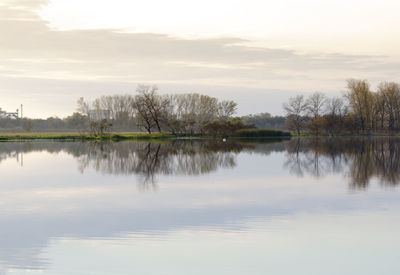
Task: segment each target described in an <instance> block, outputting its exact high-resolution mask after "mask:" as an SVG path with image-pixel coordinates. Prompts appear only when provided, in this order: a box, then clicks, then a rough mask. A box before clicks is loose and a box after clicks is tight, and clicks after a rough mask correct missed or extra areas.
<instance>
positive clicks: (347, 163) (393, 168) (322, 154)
mask: <svg viewBox="0 0 400 275" xmlns="http://www.w3.org/2000/svg"><path fill="white" fill-rule="evenodd" d="M285 167H287V168H288V169H289V170H290V171H291V172H292V173H294V174H296V175H298V176H303V175H304V174H306V173H307V174H310V175H312V176H315V177H323V176H326V175H328V174H337V173H341V174H344V175H346V176H348V177H349V178H350V187H351V188H353V189H366V188H367V187H368V186H369V183H370V181H371V179H372V178H377V179H379V182H380V183H381V184H382V185H390V186H395V185H398V184H399V182H400V139H398V138H395V137H393V138H387V137H375V138H333V139H295V140H292V141H290V142H288V143H287V144H286V162H285Z"/></svg>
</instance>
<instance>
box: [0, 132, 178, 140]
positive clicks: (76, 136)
mask: <svg viewBox="0 0 400 275" xmlns="http://www.w3.org/2000/svg"><path fill="white" fill-rule="evenodd" d="M167 138H174V136H173V135H170V134H165V133H155V134H145V133H118V134H110V135H105V136H101V137H96V136H93V135H89V134H80V133H4V134H2V133H0V141H13V140H146V139H167Z"/></svg>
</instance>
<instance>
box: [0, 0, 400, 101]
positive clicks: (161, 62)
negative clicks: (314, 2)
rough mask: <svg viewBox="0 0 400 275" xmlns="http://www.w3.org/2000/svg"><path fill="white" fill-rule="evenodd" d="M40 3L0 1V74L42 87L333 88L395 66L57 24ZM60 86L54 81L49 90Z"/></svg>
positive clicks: (223, 40)
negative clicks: (64, 28) (65, 28)
mask: <svg viewBox="0 0 400 275" xmlns="http://www.w3.org/2000/svg"><path fill="white" fill-rule="evenodd" d="M46 3H47V1H43V0H16V1H7V2H6V4H3V5H2V6H0V35H1V36H2V37H3V38H4V39H2V43H1V44H0V64H2V66H1V67H0V77H3V78H8V79H9V81H8V83H9V82H10V81H21V80H23V79H38V80H40V81H41V84H40V85H41V87H42V88H43V90H46V89H48V87H46V85H50V82H49V81H54V80H58V81H62V82H63V83H64V82H65V81H70V82H75V83H78V82H82V81H85V82H89V83H92V84H96V83H97V84H98V85H99V87H100V85H103V84H104V83H129V84H131V85H133V86H134V85H135V84H136V83H142V82H153V83H158V84H160V85H161V86H163V85H175V86H176V87H178V86H180V85H181V86H182V85H186V86H190V85H191V86H192V87H194V88H195V87H197V88H201V89H203V90H204V89H207V87H227V90H230V89H232V88H241V89H247V90H249V89H250V90H251V89H284V90H285V89H286V90H297V89H301V90H303V91H304V90H316V89H323V88H324V87H329V89H333V90H334V89H338V88H339V87H340V88H341V87H343V81H344V79H346V78H348V77H362V78H368V77H371V76H375V77H383V80H385V79H384V77H387V76H386V75H390V76H393V75H394V73H393V72H395V71H396V70H397V69H398V68H399V64H398V63H395V62H389V61H388V58H387V57H383V56H376V57H375V56H361V55H359V56H358V55H345V54H339V53H335V54H324V53H311V54H310V53H308V54H304V53H298V52H296V51H294V50H290V49H275V48H268V47H255V46H251V43H252V41H247V40H243V39H241V38H237V37H216V38H208V39H185V38H180V37H173V36H169V35H166V34H154V33H132V32H127V31H126V30H118V29H96V30H68V31H60V30H56V29H51V28H50V27H49V26H48V24H47V22H46V21H44V20H43V19H41V18H40V17H39V16H38V15H37V13H36V11H37V9H39V8H40V7H42V6H43V5H45V4H46ZM377 72H380V73H378V74H377ZM386 73H390V74H386ZM18 79H19V80H18ZM116 87H117V86H116ZM21 89H22V88H21ZM21 89H19V91H21ZM25 89H28V88H25ZM52 89H53V86H52ZM100 89H101V88H99V90H100ZM62 90H63V89H62V88H60V85H58V88H56V89H54V90H53V92H54V93H57V91H60V92H61V91H62ZM101 90H103V89H101ZM5 92H7V93H8V92H9V90H7V91H6V90H5V88H3V89H1V88H0V94H2V93H5ZM24 92H25V93H26V94H28V93H29V92H28V91H24ZM71 92H72V91H71ZM78 93H81V94H82V93H84V91H82V90H79V91H76V92H75V94H78ZM279 105H280V104H279Z"/></svg>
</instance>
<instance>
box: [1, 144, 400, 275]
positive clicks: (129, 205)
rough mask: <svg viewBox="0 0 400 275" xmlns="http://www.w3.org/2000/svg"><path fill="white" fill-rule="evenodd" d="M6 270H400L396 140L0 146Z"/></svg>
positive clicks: (399, 181)
mask: <svg viewBox="0 0 400 275" xmlns="http://www.w3.org/2000/svg"><path fill="white" fill-rule="evenodd" d="M0 175H1V180H0V274H84V275H86V274H113V275H119V274H152V275H153V274H157V275H158V274H162V275H163V274H174V275H175V274H178V275H179V274H182V275H187V274H190V275H192V274H193V275H197V274H278V275H279V274H297V275H298V274H306V275H312V274H318V275H319V274H337V275H339V274H340V275H343V274H363V275H366V274H374V275H375V274H385V275H387V274H396V275H397V274H400V263H399V256H400V252H399V247H400V233H399V232H400V192H399V188H398V187H399V184H400V139H389V138H376V139H350V138H347V139H335V140H331V141H330V140H328V139H320V140H312V139H302V140H291V141H288V140H284V141H272V140H271V141H268V142H266V141H264V142H256V141H247V142H246V141H240V142H239V141H236V142H233V141H228V142H227V143H223V142H219V141H218V142H217V141H213V142H210V141H185V142H184V141H180V142H164V143H143V142H141V143H134V142H120V143H91V142H86V143H78V142H23V143H19V142H11V143H0Z"/></svg>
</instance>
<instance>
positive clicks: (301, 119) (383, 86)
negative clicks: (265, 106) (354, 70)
mask: <svg viewBox="0 0 400 275" xmlns="http://www.w3.org/2000/svg"><path fill="white" fill-rule="evenodd" d="M283 107H284V109H285V112H286V124H287V127H288V128H289V129H290V130H292V131H294V132H296V133H297V134H299V135H300V134H301V133H302V132H308V133H311V134H313V135H331V136H332V135H340V134H371V133H389V134H392V133H394V132H398V131H399V130H400V85H399V84H398V83H394V82H382V83H380V84H379V85H378V88H377V90H376V91H372V90H371V87H370V84H369V83H368V82H367V81H366V80H355V79H350V80H348V81H347V92H346V94H345V95H344V96H343V97H342V98H327V97H326V96H325V95H324V94H322V93H314V94H313V95H311V96H309V97H308V98H305V97H304V96H302V95H298V96H296V97H292V98H290V99H289V101H288V102H287V103H285V104H284V105H283Z"/></svg>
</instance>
